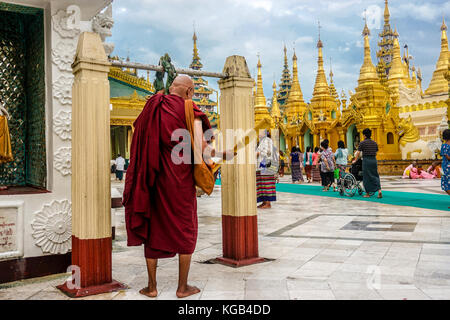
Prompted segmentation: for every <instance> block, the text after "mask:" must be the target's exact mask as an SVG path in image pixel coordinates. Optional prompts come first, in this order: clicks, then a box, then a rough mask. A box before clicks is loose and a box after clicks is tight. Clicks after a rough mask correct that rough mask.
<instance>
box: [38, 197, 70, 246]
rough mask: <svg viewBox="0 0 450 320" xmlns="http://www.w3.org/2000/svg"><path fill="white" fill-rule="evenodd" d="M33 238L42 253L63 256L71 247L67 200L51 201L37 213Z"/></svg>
mask: <svg viewBox="0 0 450 320" xmlns="http://www.w3.org/2000/svg"><path fill="white" fill-rule="evenodd" d="M31 227H32V228H33V230H34V231H33V234H32V235H33V238H34V239H36V245H37V246H38V247H40V248H41V249H42V252H44V253H53V254H65V253H67V252H68V251H69V250H70V249H71V247H72V207H71V203H70V202H69V201H68V200H62V201H57V200H55V201H53V202H52V203H51V204H49V205H44V207H43V208H42V210H41V211H39V212H37V213H36V215H35V218H34V220H33V222H32V223H31Z"/></svg>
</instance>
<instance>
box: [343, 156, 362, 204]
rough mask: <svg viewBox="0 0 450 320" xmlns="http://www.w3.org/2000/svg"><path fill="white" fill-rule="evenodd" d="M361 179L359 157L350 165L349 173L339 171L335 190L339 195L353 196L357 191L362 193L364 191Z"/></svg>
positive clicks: (360, 161)
mask: <svg viewBox="0 0 450 320" xmlns="http://www.w3.org/2000/svg"><path fill="white" fill-rule="evenodd" d="M362 181H363V177H362V160H361V159H359V160H358V161H356V162H355V163H354V164H352V166H351V167H350V173H347V172H339V179H338V182H337V191H338V192H339V194H340V195H341V196H344V195H345V196H347V197H353V196H355V194H356V193H357V192H358V194H359V195H362V194H363V193H364V187H363V185H362Z"/></svg>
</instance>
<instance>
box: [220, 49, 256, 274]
mask: <svg viewBox="0 0 450 320" xmlns="http://www.w3.org/2000/svg"><path fill="white" fill-rule="evenodd" d="M223 72H224V73H226V74H228V75H229V77H228V78H226V79H222V80H220V81H219V88H220V126H221V130H222V133H223V141H224V146H225V148H227V149H228V148H230V147H231V146H233V145H234V144H235V142H236V139H235V138H233V136H234V134H233V132H237V130H241V132H246V131H247V130H251V129H253V128H254V123H255V120H254V112H253V104H252V88H253V82H254V81H253V79H252V78H251V77H250V72H249V70H248V66H247V62H246V61H245V58H244V57H241V56H231V57H228V58H227V60H226V62H225V66H224V70H223ZM230 131H231V134H230ZM231 139H233V141H230V140H231ZM255 146H256V144H255V141H254V140H253V141H252V140H251V142H250V143H249V144H248V145H247V146H246V147H245V148H243V149H241V150H240V151H239V152H238V155H237V157H236V158H235V159H234V161H233V162H228V163H225V164H224V165H223V166H222V239H223V257H220V258H218V259H217V260H218V261H219V262H221V263H223V264H226V265H231V266H243V265H248V264H253V263H257V262H261V261H263V259H262V258H259V256H258V225H257V216H256V165H255V156H256V155H255Z"/></svg>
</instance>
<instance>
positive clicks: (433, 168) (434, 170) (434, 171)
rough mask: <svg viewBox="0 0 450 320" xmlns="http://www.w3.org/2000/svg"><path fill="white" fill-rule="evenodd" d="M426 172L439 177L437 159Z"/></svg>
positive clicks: (439, 171) (439, 165) (439, 164)
mask: <svg viewBox="0 0 450 320" xmlns="http://www.w3.org/2000/svg"><path fill="white" fill-rule="evenodd" d="M427 172H428V173H430V174H432V175H433V177H434V178H437V179H440V178H441V163H440V162H439V161H434V162H433V163H432V164H431V166H430V167H429V168H428V170H427Z"/></svg>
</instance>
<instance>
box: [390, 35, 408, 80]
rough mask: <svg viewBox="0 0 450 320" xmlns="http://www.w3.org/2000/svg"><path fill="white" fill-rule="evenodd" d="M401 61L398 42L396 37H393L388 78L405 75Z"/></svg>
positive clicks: (400, 77) (397, 77)
mask: <svg viewBox="0 0 450 320" xmlns="http://www.w3.org/2000/svg"><path fill="white" fill-rule="evenodd" d="M404 71H405V70H404V68H403V63H402V56H401V53H400V43H399V41H398V39H397V38H394V49H393V59H392V65H391V70H390V71H389V80H399V79H403V77H404V76H405V74H404Z"/></svg>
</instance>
